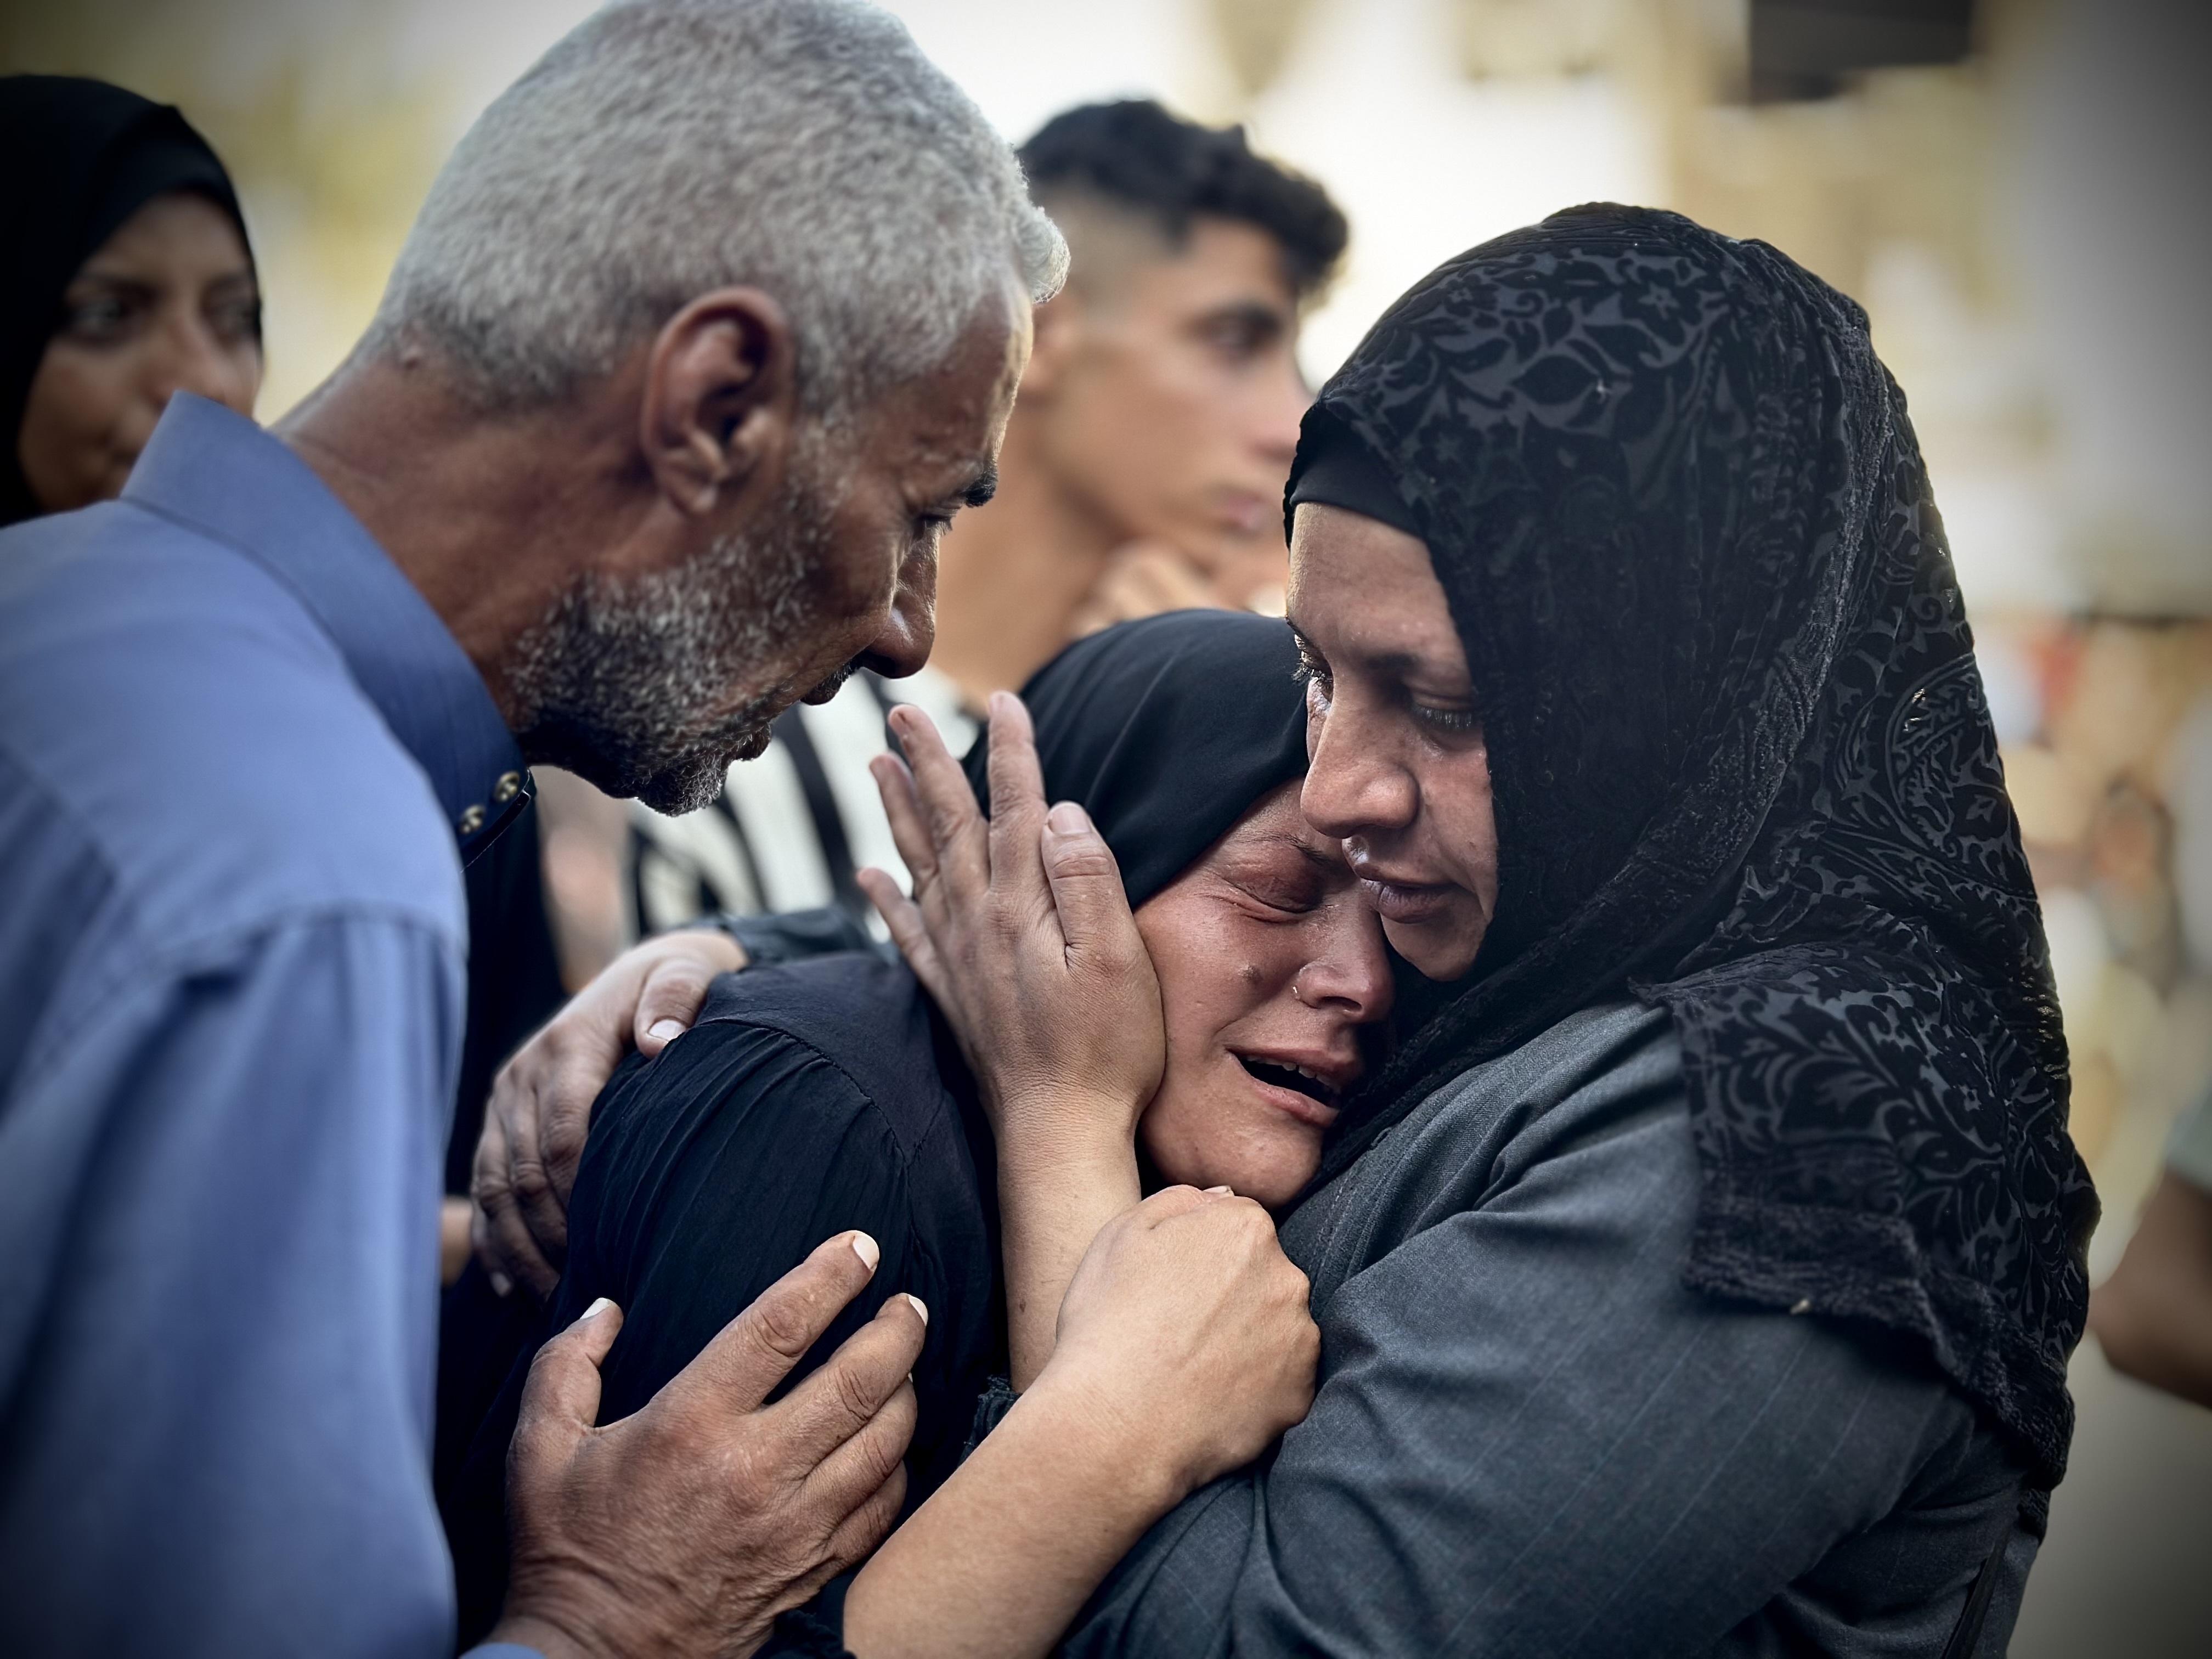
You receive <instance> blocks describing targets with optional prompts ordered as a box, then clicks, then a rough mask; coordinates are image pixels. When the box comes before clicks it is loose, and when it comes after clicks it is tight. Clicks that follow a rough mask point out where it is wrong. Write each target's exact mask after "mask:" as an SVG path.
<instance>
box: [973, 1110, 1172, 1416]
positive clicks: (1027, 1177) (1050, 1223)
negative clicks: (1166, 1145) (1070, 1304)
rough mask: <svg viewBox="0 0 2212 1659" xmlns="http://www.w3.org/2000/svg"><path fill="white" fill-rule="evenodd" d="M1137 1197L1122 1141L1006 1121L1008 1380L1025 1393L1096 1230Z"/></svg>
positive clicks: (1002, 1158) (1130, 1156) (1132, 1152)
mask: <svg viewBox="0 0 2212 1659" xmlns="http://www.w3.org/2000/svg"><path fill="white" fill-rule="evenodd" d="M1142 1196H1143V1194H1142V1192H1141V1191H1140V1189H1139V1184H1138V1180H1137V1156H1136V1148H1135V1146H1134V1144H1133V1142H1132V1141H1131V1140H1130V1139H1129V1138H1128V1137H1127V1135H1123V1134H1120V1133H1103V1134H1102V1133H1091V1132H1087V1131H1085V1130H1082V1129H1079V1128H1075V1127H1068V1128H1054V1127H1045V1126H1042V1125H1034V1124H1033V1125H1032V1126H1031V1127H1027V1128H1024V1127H1022V1122H1021V1118H1020V1115H1018V1114H1010V1115H1008V1116H1007V1117H1006V1120H1005V1126H1004V1127H1003V1129H1002V1131H1001V1133H1000V1138H999V1206H1000V1239H1001V1244H1000V1249H1001V1251H1002V1254H1003V1255H1004V1256H1005V1258H1006V1264H1005V1265H1006V1337H1007V1348H1008V1353H1009V1356H1010V1358H1009V1366H1010V1370H1009V1375H1010V1376H1011V1377H1012V1382H1013V1385H1014V1387H1015V1388H1016V1389H1028V1388H1029V1386H1030V1384H1031V1383H1033V1382H1035V1381H1036V1378H1037V1377H1038V1376H1039V1375H1041V1374H1042V1371H1043V1370H1044V1368H1045V1364H1046V1363H1047V1362H1048V1360H1050V1359H1051V1358H1052V1352H1053V1343H1054V1332H1055V1331H1056V1329H1057V1328H1058V1325H1059V1320H1060V1303H1061V1301H1062V1300H1063V1299H1064V1298H1065V1297H1066V1294H1067V1286H1068V1283H1069V1281H1070V1280H1072V1279H1073V1278H1074V1277H1075V1269H1076V1267H1077V1265H1078V1264H1079V1263H1080V1262H1081V1261H1082V1260H1083V1253H1084V1252H1085V1250H1087V1249H1090V1248H1091V1240H1092V1239H1093V1238H1095V1237H1097V1233H1098V1230H1099V1229H1100V1228H1101V1227H1103V1226H1104V1225H1106V1223H1107V1222H1109V1221H1110V1220H1111V1219H1113V1218H1114V1217H1115V1216H1117V1215H1119V1214H1121V1212H1122V1211H1124V1210H1126V1209H1127V1208H1128V1207H1129V1206H1131V1205H1133V1204H1134V1203H1136V1202H1137V1201H1138V1200H1139V1198H1141V1197H1142Z"/></svg>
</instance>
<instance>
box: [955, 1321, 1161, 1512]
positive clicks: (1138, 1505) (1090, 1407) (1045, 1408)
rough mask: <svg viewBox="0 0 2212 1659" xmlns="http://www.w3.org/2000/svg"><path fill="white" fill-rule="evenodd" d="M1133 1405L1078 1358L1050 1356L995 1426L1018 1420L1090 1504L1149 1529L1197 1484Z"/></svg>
mask: <svg viewBox="0 0 2212 1659" xmlns="http://www.w3.org/2000/svg"><path fill="white" fill-rule="evenodd" d="M1132 1405H1133V1402H1131V1401H1126V1400H1124V1399H1122V1398H1121V1397H1120V1396H1119V1395H1118V1394H1117V1393H1116V1391H1115V1390H1112V1389H1106V1388H1103V1387H1101V1386H1099V1385H1098V1383H1097V1379H1096V1378H1094V1377H1092V1376H1089V1375H1087V1374H1086V1373H1085V1368H1084V1367H1083V1366H1082V1364H1080V1363H1079V1362H1071V1361H1069V1360H1066V1359H1064V1358H1060V1357H1058V1356H1055V1357H1054V1359H1052V1360H1049V1361H1048V1362H1047V1363H1046V1364H1045V1367H1044V1369H1043V1370H1042V1372H1040V1373H1039V1374H1038V1376H1036V1379H1035V1380H1034V1381H1033V1382H1032V1383H1030V1386H1029V1387H1028V1388H1027V1389H1024V1390H1023V1391H1022V1394H1021V1395H1020V1397H1019V1398H1018V1399H1017V1400H1016V1401H1014V1403H1013V1405H1012V1407H1010V1408H1009V1409H1008V1411H1007V1413H1006V1419H1005V1421H1004V1422H1003V1423H1002V1424H1001V1425H1000V1430H999V1431H994V1433H996V1432H1000V1431H1004V1429H1005V1428H1006V1427H1007V1426H1010V1425H1014V1424H1016V1423H1018V1422H1019V1423H1021V1424H1022V1425H1023V1430H1024V1431H1026V1433H1027V1435H1028V1436H1030V1437H1034V1438H1035V1439H1036V1442H1037V1443H1039V1444H1040V1445H1044V1446H1049V1447H1051V1448H1052V1449H1053V1453H1052V1455H1053V1456H1054V1460H1055V1462H1058V1463H1059V1464H1060V1466H1061V1468H1062V1470H1063V1472H1064V1474H1065V1476H1066V1479H1068V1480H1070V1481H1072V1482H1074V1483H1076V1484H1077V1485H1078V1486H1080V1487H1081V1488H1082V1489H1083V1490H1085V1491H1088V1492H1092V1493H1093V1494H1094V1495H1095V1497H1096V1499H1097V1502H1099V1503H1101V1504H1104V1505H1107V1506H1109V1508H1111V1509H1115V1510H1127V1512H1128V1514H1129V1515H1131V1516H1139V1517H1141V1518H1140V1519H1139V1522H1138V1524H1139V1526H1149V1525H1151V1524H1152V1522H1153V1521H1154V1520H1156V1519H1158V1517H1159V1516H1163V1515H1165V1514H1166V1513H1167V1512H1168V1511H1169V1510H1171V1509H1173V1508H1174V1507H1175V1506H1176V1504H1180V1503H1181V1502H1182V1500H1183V1499H1184V1498H1187V1497H1188V1496H1189V1495H1190V1493H1191V1492H1192V1491H1193V1490H1194V1487H1195V1486H1196V1484H1197V1483H1196V1482H1195V1481H1194V1480H1192V1479H1191V1477H1190V1461H1189V1460H1188V1459H1186V1458H1185V1457H1183V1456H1182V1455H1181V1454H1180V1450H1179V1449H1177V1448H1175V1447H1173V1446H1171V1445H1170V1444H1169V1443H1167V1442H1166V1441H1165V1440H1164V1438H1163V1437H1162V1436H1161V1435H1160V1434H1159V1433H1158V1431H1157V1429H1156V1427H1155V1426H1154V1425H1153V1424H1152V1422H1151V1421H1150V1420H1149V1419H1150V1417H1151V1414H1150V1413H1145V1412H1142V1411H1139V1410H1133V1409H1132V1408H1131V1407H1132Z"/></svg>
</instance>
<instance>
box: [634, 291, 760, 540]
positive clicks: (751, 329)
mask: <svg viewBox="0 0 2212 1659" xmlns="http://www.w3.org/2000/svg"><path fill="white" fill-rule="evenodd" d="M798 417H799V376H798V352H797V348H796V345H795V344H794V343H793V339H792V335H791V324H790V322H789V321H788V319H786V318H785V316H784V314H783V307H781V306H779V305H778V304H776V302H775V301H774V300H772V299H770V298H769V296H768V295H765V294H763V293H762V292H761V291H760V290H759V289H755V288H725V289H716V290H715V291H714V293H712V294H706V295H701V296H700V297H699V298H698V299H696V300H694V301H691V303H690V305H688V306H686V307H684V309H683V310H681V311H679V312H678V313H676V315H675V316H673V317H671V319H669V320H668V322H667V324H666V325H665V326H664V327H663V328H662V329H661V331H660V332H659V335H657V336H656V337H654V339H653V349H652V351H651V352H650V353H649V354H648V356H647V359H646V372H645V396H644V401H643V404H642V407H641V409H640V410H639V416H638V422H639V424H638V443H639V447H641V450H642V451H643V453H644V456H645V463H646V465H647V467H648V468H649V469H650V470H651V471H652V473H653V481H654V482H655V483H658V484H659V486H660V492H661V494H662V495H665V496H666V497H667V498H668V500H669V501H671V502H672V503H674V504H675V506H676V507H678V509H679V510H681V511H683V512H684V513H691V514H695V515H699V514H704V513H711V512H713V511H714V509H715V508H716V507H718V506H720V505H723V504H725V503H726V502H727V501H729V500H730V499H731V497H732V495H740V494H743V493H744V492H746V491H747V490H748V489H752V488H754V487H755V486H756V485H761V484H765V485H766V486H768V487H770V488H773V487H774V485H775V483H776V482H777V481H778V480H779V479H781V477H782V474H783V470H784V466H785V465H786V462H787V459H788V456H789V453H790V448H791V437H792V431H793V427H794V426H795V424H796V423H797V421H798Z"/></svg>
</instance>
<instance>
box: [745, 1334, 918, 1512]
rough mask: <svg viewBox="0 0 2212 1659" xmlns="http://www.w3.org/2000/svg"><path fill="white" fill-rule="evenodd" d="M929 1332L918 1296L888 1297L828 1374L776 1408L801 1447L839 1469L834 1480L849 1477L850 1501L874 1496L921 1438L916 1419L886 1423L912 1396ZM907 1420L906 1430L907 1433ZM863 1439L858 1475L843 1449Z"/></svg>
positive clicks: (819, 1372) (797, 1390)
mask: <svg viewBox="0 0 2212 1659" xmlns="http://www.w3.org/2000/svg"><path fill="white" fill-rule="evenodd" d="M927 1330H928V1316H927V1313H926V1312H924V1311H923V1310H922V1308H921V1303H920V1302H918V1301H916V1300H915V1298H914V1297H911V1296H893V1297H885V1298H884V1305H883V1306H882V1307H881V1308H879V1309H878V1310H876V1316H875V1317H874V1318H873V1319H872V1320H870V1321H869V1322H867V1323H866V1324H865V1325H863V1326H862V1327H860V1329H859V1330H857V1331H855V1332H854V1333H853V1334H852V1335H850V1336H848V1337H847V1338H846V1339H845V1340H844V1341H843V1342H842V1344H840V1345H839V1346H838V1349H837V1352H836V1353H834V1354H832V1355H830V1356H829V1360H828V1361H827V1362H826V1363H825V1364H823V1367H822V1368H821V1370H817V1371H816V1372H815V1373H814V1374H813V1375H812V1376H810V1377H808V1378H807V1379H806V1380H805V1382H804V1383H800V1384H799V1386H798V1387H797V1388H795V1389H793V1390H792V1391H791V1393H790V1394H789V1395H787V1396H786V1397H785V1398H784V1399H782V1400H781V1401H777V1402H776V1404H775V1407H774V1408H773V1409H774V1411H775V1413H776V1414H777V1415H779V1416H781V1417H783V1418H785V1419H787V1421H788V1423H789V1424H790V1425H791V1428H790V1431H791V1433H792V1434H793V1438H794V1441H795V1443H797V1444H798V1445H799V1446H800V1447H802V1448H808V1449H812V1451H813V1455H814V1456H815V1457H816V1458H817V1459H819V1460H820V1462H821V1463H822V1464H823V1466H824V1467H825V1468H829V1467H830V1466H832V1465H833V1464H834V1465H835V1467H834V1468H832V1469H831V1475H830V1477H829V1478H833V1479H834V1478H835V1476H836V1470H837V1469H843V1470H845V1471H846V1478H847V1480H848V1483H849V1484H850V1486H851V1492H850V1501H853V1502H855V1503H857V1502H858V1501H859V1500H860V1496H861V1494H862V1493H864V1492H871V1491H873V1490H874V1489H875V1487H876V1486H878V1485H879V1484H880V1483H881V1482H882V1480H883V1479H884V1474H885V1473H886V1471H887V1470H888V1468H889V1466H890V1462H896V1460H897V1459H898V1458H899V1457H901V1456H902V1455H904V1454H905V1451H906V1442H907V1437H908V1436H909V1435H911V1434H912V1433H913V1432H914V1423H913V1419H912V1417H911V1415H910V1414H909V1415H908V1416H906V1417H905V1418H904V1419H901V1418H899V1417H898V1416H897V1415H896V1414H894V1416H893V1417H892V1419H890V1423H889V1424H888V1425H883V1424H879V1422H878V1419H879V1418H881V1416H882V1413H884V1411H885V1410H886V1408H887V1407H888V1406H889V1404H890V1401H892V1399H893V1398H894V1397H895V1396H896V1395H898V1394H899V1392H900V1391H901V1390H902V1389H904V1390H906V1391H907V1392H908V1394H909V1395H910V1394H911V1393H912V1376H911V1375H910V1373H911V1372H912V1371H913V1370H914V1366H915V1361H916V1360H917V1359H919V1358H921V1345H922V1339H923V1337H924V1335H925V1334H927ZM902 1420H903V1422H904V1425H905V1426H904V1427H902V1428H900V1427H898V1426H897V1425H898V1424H899V1423H900V1422H901V1421H902ZM893 1430H896V1433H895V1435H894V1434H893V1433H892V1432H891V1431H893ZM855 1439H858V1440H860V1447H859V1448H857V1449H856V1451H855V1455H856V1456H857V1457H858V1459H859V1462H860V1468H859V1470H858V1472H857V1473H854V1471H853V1468H852V1461H851V1460H847V1461H846V1462H843V1463H836V1449H839V1448H842V1447H844V1446H846V1445H847V1444H848V1443H850V1442H852V1441H854V1440H855ZM894 1445H895V1449H890V1454H889V1458H888V1459H887V1460H885V1461H884V1462H883V1467H880V1468H871V1467H870V1466H869V1460H868V1454H869V1452H870V1450H871V1449H873V1450H874V1451H877V1452H881V1451H884V1450H885V1449H887V1448H890V1447H893V1446H894ZM822 1472H823V1471H822V1469H820V1468H817V1471H816V1473H817V1474H822Z"/></svg>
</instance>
